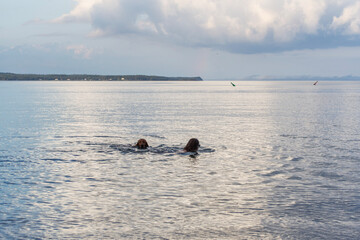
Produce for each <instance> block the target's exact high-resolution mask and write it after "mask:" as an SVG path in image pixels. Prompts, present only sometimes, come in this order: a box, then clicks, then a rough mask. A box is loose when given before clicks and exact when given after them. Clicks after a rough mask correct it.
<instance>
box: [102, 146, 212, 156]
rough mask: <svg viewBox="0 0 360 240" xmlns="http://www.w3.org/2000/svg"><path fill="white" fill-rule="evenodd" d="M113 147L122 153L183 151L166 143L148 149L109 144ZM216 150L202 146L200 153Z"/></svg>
mask: <svg viewBox="0 0 360 240" xmlns="http://www.w3.org/2000/svg"><path fill="white" fill-rule="evenodd" d="M109 147H110V148H111V149H114V150H117V151H119V152H121V153H122V154H143V153H154V154H167V155H168V154H171V155H172V154H177V153H181V152H182V151H183V148H182V147H179V146H167V145H165V144H161V145H159V146H157V147H151V146H150V147H149V148H147V149H138V148H136V147H134V146H133V145H129V144H111V145H109ZM212 152H215V150H214V149H212V148H203V147H200V148H199V150H198V153H212Z"/></svg>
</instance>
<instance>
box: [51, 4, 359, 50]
mask: <svg viewBox="0 0 360 240" xmlns="http://www.w3.org/2000/svg"><path fill="white" fill-rule="evenodd" d="M77 2H78V5H77V6H76V7H75V8H74V10H72V11H71V12H70V13H69V14H65V15H63V16H61V17H60V18H58V19H56V20H55V21H56V22H60V23H61V22H73V21H82V22H88V23H89V24H91V25H92V27H93V32H92V33H91V34H90V35H91V36H97V37H99V36H116V35H121V34H128V33H132V34H138V35H147V36H149V35H150V36H153V37H155V38H160V39H167V40H171V41H175V42H177V43H180V44H186V45H193V46H196V45H201V46H208V47H213V48H224V49H228V50H229V51H235V50H234V46H236V48H237V49H244V48H246V46H247V45H254V46H255V45H256V46H258V45H259V44H260V45H264V46H270V47H268V49H270V48H271V44H275V45H277V49H282V47H281V45H282V44H284V45H286V47H284V48H283V49H296V48H307V47H310V48H311V44H312V42H317V41H314V38H316V37H317V36H320V38H322V39H323V38H324V35H323V34H327V35H325V38H326V37H331V36H332V34H333V33H334V32H337V31H339V28H340V27H346V29H345V32H341V33H346V34H359V33H360V20H359V17H358V16H360V1H355V0H256V1H255V0H252V1H251V0H196V1H194V0H77ZM341 12H342V14H341V16H339V17H337V16H338V15H336V14H340V13H341ZM334 14H335V15H334ZM343 40H344V41H345V42H346V41H347V39H337V40H336V43H334V44H335V45H336V44H338V45H341V42H342V41H343ZM299 41H302V44H300V45H301V47H299V46H300V45H299ZM292 42H294V43H293V44H292ZM333 42H334V41H333ZM317 44H318V45H321V44H319V43H318V42H317ZM351 44H353V43H351ZM239 45H242V46H239ZM324 45H325V46H326V44H324ZM345 45H346V44H345ZM279 46H280V47H279ZM313 47H314V48H316V47H317V46H315V45H314V46H313ZM265 48H266V47H265ZM240 51H242V50H240ZM270 51H271V50H270Z"/></svg>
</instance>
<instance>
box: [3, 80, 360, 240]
mask: <svg viewBox="0 0 360 240" xmlns="http://www.w3.org/2000/svg"><path fill="white" fill-rule="evenodd" d="M359 109H360V84H359V83H358V82H319V84H318V85H317V86H313V85H312V83H311V82H306V81H304V82H250V81H244V82H236V87H233V86H231V84H230V83H229V82H227V81H221V82H220V81H219V82H211V81H209V82H0V117H1V118H0V125H1V128H0V172H1V175H0V186H1V188H0V193H1V199H0V206H1V208H0V224H1V227H0V238H4V239H35V238H39V239H48V238H49V239H53V238H55V239H64V238H80V239H264V238H265V239H266V238H267V239H274V238H275V239H277V238H280V239H282V238H284V239H314V238H315V239H316V238H317V239H356V238H357V237H358V236H359V235H360V224H359V222H360V214H359V213H360V197H359V196H360V187H359V186H360V178H359V176H360V175H359V161H360V150H359V143H360V130H359V126H360V111H359ZM193 137H196V138H198V139H199V140H200V144H201V148H200V150H199V155H197V156H196V157H195V158H192V157H189V156H184V155H180V154H177V153H176V151H180V150H181V149H182V148H183V147H184V146H185V144H186V142H187V141H188V140H189V139H190V138H193ZM139 138H145V139H147V141H148V142H149V144H150V145H151V147H152V149H154V150H153V151H145V152H140V151H127V150H123V149H122V148H121V146H127V145H128V144H134V143H135V142H136V141H137V139H139ZM119 146H120V147H119ZM170 150H171V151H170Z"/></svg>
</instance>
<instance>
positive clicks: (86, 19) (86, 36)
mask: <svg viewBox="0 0 360 240" xmlns="http://www.w3.org/2000/svg"><path fill="white" fill-rule="evenodd" d="M359 65H360V1H355V0H196V1H194V0H11V1H6V0H1V1H0V72H13V73H42V74H47V73H57V74H60V73H64V74H145V75H162V76H174V77H175V76H201V77H202V78H203V79H205V80H206V79H219V80H220V79H235V80H236V79H244V78H247V77H249V76H254V75H259V76H345V75H353V76H360V67H359Z"/></svg>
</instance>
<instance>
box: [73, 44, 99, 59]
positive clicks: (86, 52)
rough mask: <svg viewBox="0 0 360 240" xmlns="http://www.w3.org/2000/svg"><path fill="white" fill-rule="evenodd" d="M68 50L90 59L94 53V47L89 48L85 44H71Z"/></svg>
mask: <svg viewBox="0 0 360 240" xmlns="http://www.w3.org/2000/svg"><path fill="white" fill-rule="evenodd" d="M66 50H68V51H71V52H73V53H74V54H75V56H78V57H80V58H84V59H90V58H91V55H92V54H93V49H91V48H88V47H86V46H84V45H69V46H67V47H66Z"/></svg>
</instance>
